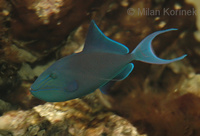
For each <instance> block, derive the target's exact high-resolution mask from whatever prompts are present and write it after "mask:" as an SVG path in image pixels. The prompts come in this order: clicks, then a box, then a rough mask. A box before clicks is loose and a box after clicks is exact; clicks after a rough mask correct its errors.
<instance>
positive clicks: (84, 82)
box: [31, 21, 186, 102]
mask: <svg viewBox="0 0 200 136" xmlns="http://www.w3.org/2000/svg"><path fill="white" fill-rule="evenodd" d="M171 30H175V29H168V30H162V31H158V32H155V33H153V34H151V35H149V36H147V37H146V38H145V39H144V40H143V41H142V42H141V43H140V44H139V45H138V46H137V47H136V48H135V50H133V51H132V52H131V53H129V49H128V48H127V47H126V46H124V45H122V44H120V43H118V42H116V41H113V40H111V39H109V38H108V37H106V36H105V35H104V34H103V33H102V32H101V30H100V29H99V28H98V27H97V25H96V24H95V22H94V21H91V24H90V27H89V30H88V34H87V38H86V41H85V46H84V49H83V51H82V52H80V53H77V54H72V55H70V56H66V57H64V58H61V59H60V60H58V61H56V62H55V63H54V64H53V65H52V66H50V67H49V68H48V69H47V70H46V71H44V72H43V73H42V74H41V75H40V76H39V77H38V78H37V79H36V81H35V82H34V83H33V85H32V86H31V93H32V94H33V95H34V96H35V97H37V98H39V99H42V100H45V101H49V102H60V101H67V100H71V99H74V98H79V97H81V96H84V95H87V94H89V93H91V92H93V91H94V90H95V89H97V88H100V89H101V88H103V86H104V85H105V84H107V83H109V81H117V80H123V79H125V78H126V77H127V76H128V75H129V74H130V73H131V71H132V70H133V68H134V65H133V63H131V61H133V60H138V61H143V62H147V63H152V64H167V63H171V62H174V61H178V60H181V59H183V58H184V57H185V56H186V55H183V56H181V57H179V58H175V59H172V60H164V59H160V58H158V57H157V56H156V55H155V54H154V53H153V50H152V47H151V41H152V40H153V38H154V37H155V36H157V35H158V34H161V33H164V32H167V31H171Z"/></svg>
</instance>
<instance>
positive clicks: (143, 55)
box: [131, 28, 187, 64]
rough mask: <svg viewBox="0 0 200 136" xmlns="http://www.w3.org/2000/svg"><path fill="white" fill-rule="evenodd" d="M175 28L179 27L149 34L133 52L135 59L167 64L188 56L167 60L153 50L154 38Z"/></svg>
mask: <svg viewBox="0 0 200 136" xmlns="http://www.w3.org/2000/svg"><path fill="white" fill-rule="evenodd" d="M173 30H177V29H175V28H171V29H167V30H161V31H157V32H154V33H152V34H150V35H148V36H147V37H146V38H145V39H143V40H142V41H141V42H140V43H139V45H138V46H137V47H136V48H135V49H134V50H133V51H132V52H131V55H132V56H133V59H134V60H138V61H142V62H146V63H151V64H167V63H171V62H174V61H178V60H181V59H183V58H184V57H186V56H187V55H183V56H181V57H178V58H174V59H171V60H165V59H161V58H158V57H157V56H156V55H155V53H154V51H153V48H152V45H151V43H152V40H153V39H154V38H155V37H156V36H157V35H159V34H162V33H165V32H168V31H173Z"/></svg>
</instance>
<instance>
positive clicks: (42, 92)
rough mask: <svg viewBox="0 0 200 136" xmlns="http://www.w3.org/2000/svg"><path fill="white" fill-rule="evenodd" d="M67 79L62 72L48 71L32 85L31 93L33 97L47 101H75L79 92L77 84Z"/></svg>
mask: <svg viewBox="0 0 200 136" xmlns="http://www.w3.org/2000/svg"><path fill="white" fill-rule="evenodd" d="M71 79H72V78H71V77H69V76H68V77H66V75H64V74H63V72H62V71H55V70H46V71H45V72H44V73H42V74H41V75H40V76H39V77H38V78H37V79H36V80H35V82H34V83H33V84H32V86H31V89H30V92H31V94H32V95H33V96H35V97H37V98H39V99H41V100H44V101H47V102H60V101H66V100H69V99H73V97H74V91H76V90H77V88H78V86H77V82H76V81H75V80H71Z"/></svg>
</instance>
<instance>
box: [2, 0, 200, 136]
mask: <svg viewBox="0 0 200 136" xmlns="http://www.w3.org/2000/svg"><path fill="white" fill-rule="evenodd" d="M198 7H199V5H198V3H197V1H194V0H185V1H182V0H175V1H173V0H140V1H136V0H117V1H113V0H108V1H100V0H97V1H94V0H89V1H79V0H73V1H72V0H36V1H32V0H23V1H19V0H9V1H7V0H1V1H0V99H1V100H0V107H1V108H0V111H1V114H2V115H1V117H0V135H5V136H9V135H10V136H12V135H14V136H22V135H23V136H25V135H27V136H32V135H37V136H45V135H47V136H51V135H52V136H53V135H59V136H62V135H70V136H77V135H78V136H90V135H91V136H94V135H95V136H102V135H105V136H113V135H120V136H142V135H143V136H144V135H148V136H161V135H162V136H163V135H164V136H177V135H180V136H182V135H184V136H198V135H200V124H199V116H200V112H199V108H200V107H199V103H200V97H199V96H200V95H199V94H200V93H199V91H200V90H199V88H200V87H199V83H200V75H199V72H200V63H199V59H200V48H199V47H200V46H199V44H200V42H199V41H200V40H199V39H200V38H199V37H200V36H199V24H200V23H199V16H198V14H200V13H199V12H198V11H199V9H198ZM195 10H197V12H195V13H194V11H195ZM185 11H187V12H185ZM180 13H186V14H180ZM189 13H190V14H189ZM91 19H94V20H95V21H96V23H97V25H98V26H99V27H100V29H101V30H102V31H103V32H104V33H105V34H106V35H107V36H108V37H110V38H112V39H113V40H116V41H118V42H120V43H123V44H125V45H126V46H128V47H129V49H130V51H131V50H133V49H134V48H135V47H136V46H137V44H138V43H139V42H140V41H141V40H142V39H143V38H144V37H146V36H147V35H148V34H150V33H152V32H154V31H157V30H161V29H168V28H178V31H173V32H168V33H166V34H162V35H160V36H158V37H157V38H155V40H154V41H153V48H154V49H155V52H156V54H157V55H158V56H159V57H161V58H167V59H169V58H175V57H178V56H181V55H182V54H188V56H187V57H186V58H185V59H184V60H182V61H179V62H176V63H171V64H168V65H149V64H144V63H141V62H134V65H135V68H134V70H133V72H132V73H131V75H130V76H129V77H128V78H127V79H125V80H123V81H120V82H116V84H115V85H114V86H113V87H111V88H110V89H109V90H108V94H107V95H104V94H101V93H99V92H96V93H92V94H90V95H88V96H85V97H83V98H80V99H75V100H71V101H67V102H61V103H45V102H44V101H41V100H38V99H36V98H34V97H33V96H32V95H31V94H30V92H29V88H30V86H31V84H32V83H33V81H34V80H35V78H36V77H37V76H39V75H40V74H41V73H42V72H43V71H44V70H45V69H46V68H47V67H48V66H50V65H51V64H52V63H53V62H55V61H56V60H57V59H59V58H61V57H63V56H66V55H70V54H72V53H74V52H79V51H81V50H82V48H83V44H84V40H85V36H86V33H87V29H88V26H89V22H90V20H91ZM120 116H121V117H120Z"/></svg>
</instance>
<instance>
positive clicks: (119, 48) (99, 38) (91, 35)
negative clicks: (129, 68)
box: [83, 20, 129, 54]
mask: <svg viewBox="0 0 200 136" xmlns="http://www.w3.org/2000/svg"><path fill="white" fill-rule="evenodd" d="M91 51H97V52H108V53H115V54H127V53H128V52H129V49H128V48H127V47H126V46H124V45H123V44H121V43H118V42H116V41H114V40H112V39H110V38H108V37H107V36H105V35H104V34H103V32H102V31H101V30H100V29H99V28H98V26H97V25H96V23H95V22H94V20H92V21H91V23H90V27H89V30H88V34H87V38H86V41H85V46H84V49H83V52H91Z"/></svg>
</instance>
